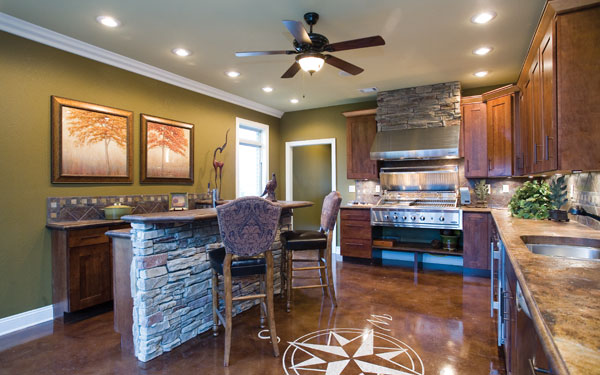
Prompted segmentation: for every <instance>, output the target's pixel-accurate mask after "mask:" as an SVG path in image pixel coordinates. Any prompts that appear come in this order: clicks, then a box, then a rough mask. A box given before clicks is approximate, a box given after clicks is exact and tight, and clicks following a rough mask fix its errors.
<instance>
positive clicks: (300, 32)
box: [281, 20, 312, 44]
mask: <svg viewBox="0 0 600 375" xmlns="http://www.w3.org/2000/svg"><path fill="white" fill-rule="evenodd" d="M281 22H283V25H284V26H285V27H286V28H287V29H288V31H289V32H290V33H291V34H292V36H293V37H294V39H296V41H297V42H298V43H305V44H312V41H311V40H310V37H309V36H308V33H307V32H306V29H305V28H304V26H303V25H302V22H299V21H289V20H284V21H281Z"/></svg>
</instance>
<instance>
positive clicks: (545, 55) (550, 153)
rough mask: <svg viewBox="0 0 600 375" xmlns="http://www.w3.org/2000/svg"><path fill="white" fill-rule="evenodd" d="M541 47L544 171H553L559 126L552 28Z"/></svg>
mask: <svg viewBox="0 0 600 375" xmlns="http://www.w3.org/2000/svg"><path fill="white" fill-rule="evenodd" d="M553 25H554V23H550V27H549V28H548V30H547V32H546V36H545V37H544V40H543V41H542V45H541V46H540V75H541V82H542V95H541V99H542V104H541V108H542V129H541V131H542V139H541V141H542V147H541V149H542V150H543V155H541V156H542V163H541V168H542V171H551V170H555V169H556V168H557V164H558V159H557V154H556V151H557V132H558V130H557V126H556V100H555V95H554V85H553V82H554V69H553V65H554V64H553V54H552V51H553V48H552V26H553Z"/></svg>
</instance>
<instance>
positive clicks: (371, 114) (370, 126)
mask: <svg viewBox="0 0 600 375" xmlns="http://www.w3.org/2000/svg"><path fill="white" fill-rule="evenodd" d="M343 115H344V116H345V117H346V156H347V159H346V166H347V173H346V177H347V178H348V179H350V180H360V179H372V180H374V179H377V178H378V177H379V176H378V164H377V161H376V160H371V157H370V156H371V155H370V154H371V145H372V144H373V140H374V139H375V134H376V133H377V124H376V122H375V109H372V110H364V111H353V112H344V113H343Z"/></svg>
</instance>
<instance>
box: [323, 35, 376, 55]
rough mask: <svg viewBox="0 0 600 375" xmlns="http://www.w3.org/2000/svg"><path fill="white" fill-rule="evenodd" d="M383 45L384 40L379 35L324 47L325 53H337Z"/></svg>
mask: <svg viewBox="0 0 600 375" xmlns="http://www.w3.org/2000/svg"><path fill="white" fill-rule="evenodd" d="M384 44H385V40H383V38H382V37H381V36H379V35H376V36H370V37H367V38H360V39H353V40H346V41H345V42H338V43H333V44H330V45H328V46H326V47H325V51H328V52H337V51H345V50H349V49H357V48H366V47H376V46H383V45H384Z"/></svg>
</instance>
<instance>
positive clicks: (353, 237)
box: [340, 208, 372, 259]
mask: <svg viewBox="0 0 600 375" xmlns="http://www.w3.org/2000/svg"><path fill="white" fill-rule="evenodd" d="M371 241H372V239H371V210H370V209H369V208H365V209H362V208H342V209H341V210H340V253H341V255H343V256H349V257H355V258H366V259H371V252H372V248H371Z"/></svg>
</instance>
